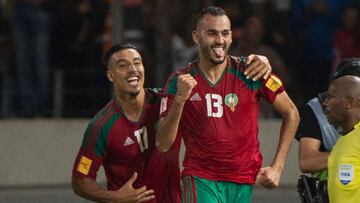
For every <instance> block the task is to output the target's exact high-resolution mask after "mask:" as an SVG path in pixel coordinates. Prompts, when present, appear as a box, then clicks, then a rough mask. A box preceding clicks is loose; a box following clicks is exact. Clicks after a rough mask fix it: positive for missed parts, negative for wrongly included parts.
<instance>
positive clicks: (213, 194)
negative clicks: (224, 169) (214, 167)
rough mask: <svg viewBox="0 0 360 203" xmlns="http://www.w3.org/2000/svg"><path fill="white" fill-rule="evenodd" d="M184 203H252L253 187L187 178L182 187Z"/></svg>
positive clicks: (182, 200)
mask: <svg viewBox="0 0 360 203" xmlns="http://www.w3.org/2000/svg"><path fill="white" fill-rule="evenodd" d="M181 192H182V194H181V202H182V203H227V202H229V203H232V202H235V203H250V202H251V201H252V195H253V187H252V186H251V185H248V184H238V183H233V182H226V181H212V180H207V179H203V178H199V177H196V176H194V177H192V176H185V177H184V178H183V179H182V185H181Z"/></svg>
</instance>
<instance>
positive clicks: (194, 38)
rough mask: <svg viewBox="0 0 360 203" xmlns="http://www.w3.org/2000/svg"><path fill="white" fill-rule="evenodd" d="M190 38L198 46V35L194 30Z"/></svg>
mask: <svg viewBox="0 0 360 203" xmlns="http://www.w3.org/2000/svg"><path fill="white" fill-rule="evenodd" d="M192 38H193V41H194V42H195V44H199V33H198V32H197V31H196V30H194V31H193V32H192Z"/></svg>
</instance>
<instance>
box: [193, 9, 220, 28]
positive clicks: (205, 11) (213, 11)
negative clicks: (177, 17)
mask: <svg viewBox="0 0 360 203" xmlns="http://www.w3.org/2000/svg"><path fill="white" fill-rule="evenodd" d="M206 14H210V15H212V16H223V15H226V12H225V11H224V10H223V9H222V8H220V7H217V6H208V7H205V8H203V9H202V10H201V11H200V13H198V15H197V16H196V19H195V29H196V28H197V27H198V25H199V22H200V20H201V19H202V18H203V17H204V15H206Z"/></svg>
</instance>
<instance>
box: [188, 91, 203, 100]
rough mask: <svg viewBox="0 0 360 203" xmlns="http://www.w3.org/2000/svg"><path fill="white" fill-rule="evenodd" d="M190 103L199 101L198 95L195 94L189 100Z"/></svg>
mask: <svg viewBox="0 0 360 203" xmlns="http://www.w3.org/2000/svg"><path fill="white" fill-rule="evenodd" d="M190 101H201V97H200V96H199V93H197V92H196V93H195V94H194V95H193V96H192V97H191V98H190Z"/></svg>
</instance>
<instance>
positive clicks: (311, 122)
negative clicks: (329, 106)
mask: <svg viewBox="0 0 360 203" xmlns="http://www.w3.org/2000/svg"><path fill="white" fill-rule="evenodd" d="M300 118H301V120H300V124H299V128H298V131H297V133H296V137H295V138H296V139H297V140H300V139H301V138H302V137H309V138H314V139H317V140H320V141H322V137H321V130H320V126H319V123H318V121H317V119H316V116H315V114H314V112H313V111H312V109H311V107H310V106H309V105H305V106H304V108H303V109H302V111H301V112H300Z"/></svg>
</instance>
